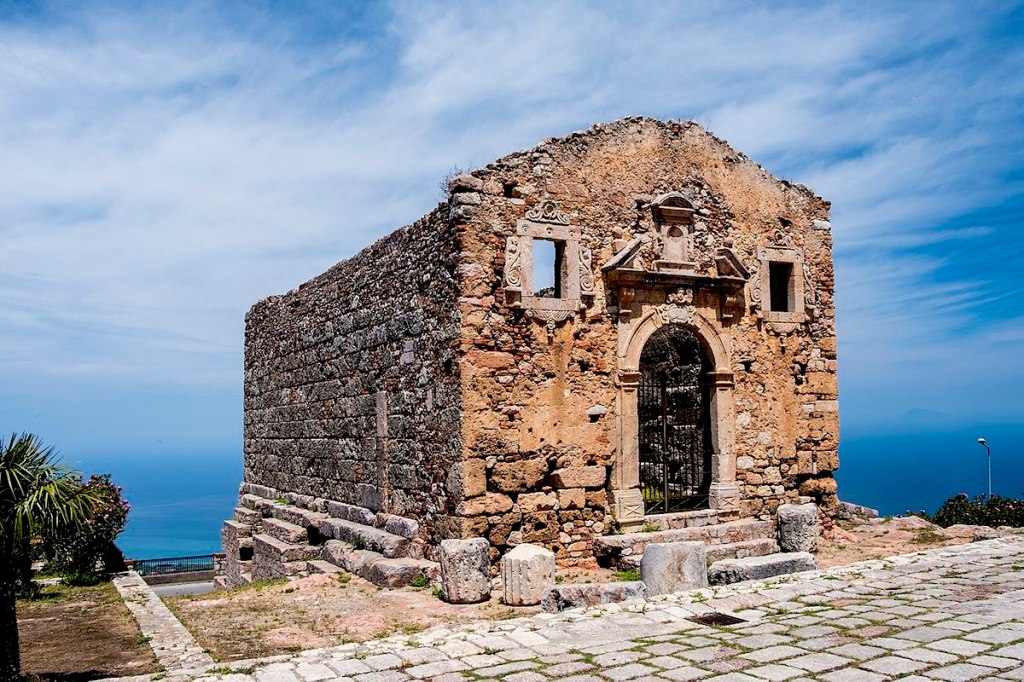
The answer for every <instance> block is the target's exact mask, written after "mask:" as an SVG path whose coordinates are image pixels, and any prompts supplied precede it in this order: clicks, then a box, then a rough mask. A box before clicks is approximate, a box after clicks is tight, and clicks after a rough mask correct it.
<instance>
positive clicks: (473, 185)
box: [448, 173, 484, 194]
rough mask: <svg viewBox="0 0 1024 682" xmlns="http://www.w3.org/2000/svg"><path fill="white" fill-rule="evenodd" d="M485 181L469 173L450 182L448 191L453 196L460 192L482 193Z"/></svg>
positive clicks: (457, 176) (460, 175) (461, 174)
mask: <svg viewBox="0 0 1024 682" xmlns="http://www.w3.org/2000/svg"><path fill="white" fill-rule="evenodd" d="M483 189H484V181H483V180H481V179H480V178H477V177H474V176H472V175H470V174H469V173H460V174H459V175H456V176H455V177H453V178H452V179H451V180H449V181H448V191H449V192H451V193H452V194H458V193H460V192H482V191H483Z"/></svg>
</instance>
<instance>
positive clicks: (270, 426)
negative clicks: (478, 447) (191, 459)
mask: <svg viewBox="0 0 1024 682" xmlns="http://www.w3.org/2000/svg"><path fill="white" fill-rule="evenodd" d="M456 252H457V249H456V247H455V232H454V230H453V229H452V228H451V227H450V226H449V222H448V220H447V216H446V215H445V214H443V213H442V211H440V210H438V211H435V212H433V213H431V214H429V215H427V216H425V217H424V218H423V219H421V220H420V221H418V222H416V223H415V224H413V225H410V226H408V227H405V228H402V229H400V230H398V231H396V232H394V233H393V234H391V235H389V236H387V237H385V238H383V239H381V240H380V241H378V242H377V243H375V244H373V245H372V246H370V247H368V248H367V249H365V250H364V251H362V252H361V253H359V254H358V255H356V256H354V257H353V258H351V259H349V260H346V261H344V262H342V263H339V264H338V265H336V266H335V267H333V268H331V269H330V270H329V271H327V272H326V273H324V274H322V275H320V276H319V277H316V278H315V279H312V280H310V281H309V282H307V283H306V284H303V285H302V286H300V287H299V288H298V289H295V290H293V291H291V292H289V293H287V294H284V295H282V296H271V297H269V298H267V299H264V300H262V301H260V302H259V303H257V304H256V305H255V306H253V308H252V310H251V311H250V312H249V314H248V316H247V317H246V334H245V338H246V341H245V480H246V481H247V482H249V483H253V484H258V485H263V486H268V487H270V488H274V489H276V490H281V491H291V492H294V493H298V494H301V495H308V496H311V497H313V498H323V499H331V500H337V501H340V502H345V503H350V504H355V505H360V506H362V507H366V508H369V509H372V510H374V511H383V512H388V513H392V514H397V515H400V516H409V517H415V518H417V519H419V520H420V529H421V532H422V533H424V537H426V538H430V537H431V535H432V534H433V533H434V532H435V525H434V519H435V518H436V517H437V516H438V515H445V514H448V513H450V512H451V511H452V510H453V509H454V507H455V505H456V504H457V502H458V500H457V499H454V498H453V497H452V496H450V495H449V493H448V488H447V486H446V481H447V475H448V470H449V468H450V466H451V464H452V463H453V462H455V461H456V460H457V459H458V458H459V456H460V443H461V439H460V436H461V429H460V424H461V414H460V401H461V398H460V383H459V376H458V375H459V363H458V362H457V360H456V357H455V349H454V348H453V344H454V343H455V342H457V340H458V338H459V333H460V327H459V311H458V303H457V302H458V292H457V290H456V285H455V278H454V272H455V267H456V260H455V254H456Z"/></svg>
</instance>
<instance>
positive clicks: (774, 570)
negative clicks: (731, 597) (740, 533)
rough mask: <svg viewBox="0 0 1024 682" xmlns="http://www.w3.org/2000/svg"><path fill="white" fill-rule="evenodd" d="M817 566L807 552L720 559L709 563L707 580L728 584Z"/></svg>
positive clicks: (808, 569) (811, 555)
mask: <svg viewBox="0 0 1024 682" xmlns="http://www.w3.org/2000/svg"><path fill="white" fill-rule="evenodd" d="M817 568H818V567H817V565H816V564H815V563H814V555H813V554H810V553H809V552H790V553H784V554H767V555H765V556H755V557H747V558H745V559H722V560H721V561H716V562H715V563H713V564H711V567H710V568H709V569H708V582H709V583H711V584H712V585H729V584H731V583H738V582H741V581H744V580H764V579H765V578H774V577H775V576H777V575H786V574H787V573H798V572H800V571H813V570H815V569H817Z"/></svg>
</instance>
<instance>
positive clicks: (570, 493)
mask: <svg viewBox="0 0 1024 682" xmlns="http://www.w3.org/2000/svg"><path fill="white" fill-rule="evenodd" d="M585 506H587V494H586V491H585V490H583V488H568V489H566V490H559V491H558V508H559V509H583V508H584V507H585Z"/></svg>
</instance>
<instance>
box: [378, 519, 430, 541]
mask: <svg viewBox="0 0 1024 682" xmlns="http://www.w3.org/2000/svg"><path fill="white" fill-rule="evenodd" d="M376 526H377V527H378V528H383V529H384V530H386V531H387V532H389V533H391V534H392V535H400V536H401V537H403V538H409V539H410V540H411V539H413V538H414V537H416V536H417V535H418V534H419V532H420V524H419V522H418V521H416V520H415V519H407V518H405V517H404V516H396V515H395V514H382V513H378V514H377V520H376Z"/></svg>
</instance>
